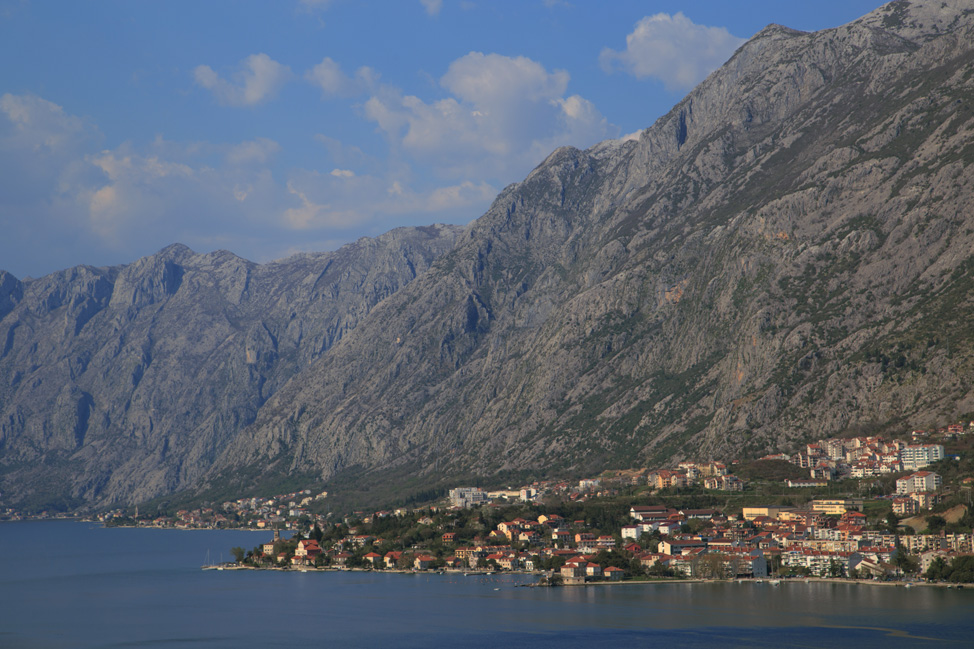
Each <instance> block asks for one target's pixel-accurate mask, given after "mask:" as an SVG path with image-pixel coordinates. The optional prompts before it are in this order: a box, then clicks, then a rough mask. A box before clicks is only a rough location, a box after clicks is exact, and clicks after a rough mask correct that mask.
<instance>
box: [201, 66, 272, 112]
mask: <svg viewBox="0 0 974 649" xmlns="http://www.w3.org/2000/svg"><path fill="white" fill-rule="evenodd" d="M193 78H194V79H195V80H196V83H197V85H199V86H201V87H203V88H206V89H207V90H209V91H211V92H212V93H213V96H214V97H216V99H217V101H219V102H220V103H221V104H224V105H227V106H254V105H256V104H259V103H261V102H263V101H266V100H267V99H270V98H271V97H273V96H274V95H276V94H277V93H278V91H279V90H280V89H281V87H282V86H283V85H284V84H285V83H286V82H287V80H288V79H290V78H291V69H290V68H289V67H287V66H286V65H282V64H280V63H278V62H277V61H275V60H274V59H272V58H271V57H269V56H267V55H266V54H251V55H250V56H248V57H247V58H246V59H244V60H243V61H242V62H241V64H240V68H239V69H238V70H237V71H236V72H235V73H234V75H233V81H228V80H226V79H224V78H222V77H220V75H218V74H217V73H216V72H215V71H214V70H213V68H211V67H210V66H208V65H200V66H197V67H196V69H194V70H193Z"/></svg>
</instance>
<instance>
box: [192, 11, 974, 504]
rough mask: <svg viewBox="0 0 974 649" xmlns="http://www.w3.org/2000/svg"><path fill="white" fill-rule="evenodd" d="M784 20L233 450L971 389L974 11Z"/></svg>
mask: <svg viewBox="0 0 974 649" xmlns="http://www.w3.org/2000/svg"><path fill="white" fill-rule="evenodd" d="M968 5H969V3H966V2H961V1H959V0H955V1H953V2H939V1H938V2H894V3H891V4H889V5H887V6H885V7H883V8H881V9H879V10H877V11H876V12H874V13H872V14H870V15H868V16H866V17H864V18H862V19H860V20H858V21H855V22H853V23H851V24H849V25H846V26H843V27H840V28H837V29H831V30H826V31H822V32H818V33H802V32H796V31H794V30H789V29H787V28H784V27H780V26H774V25H773V26H770V27H768V28H766V29H765V30H763V31H762V32H760V33H759V34H757V35H756V36H755V37H754V38H753V39H751V40H750V41H749V42H748V43H746V44H745V45H744V46H743V47H742V48H741V49H740V50H739V51H738V52H737V53H736V54H735V55H734V56H733V57H732V58H731V60H730V61H728V63H727V64H726V65H725V66H724V67H723V68H721V69H720V70H718V71H717V72H715V73H713V74H712V75H711V76H710V77H709V78H708V79H707V80H705V81H704V82H703V83H702V84H701V85H700V86H699V87H698V88H696V89H695V90H694V91H693V92H691V93H690V94H689V95H688V96H687V97H686V98H685V99H684V100H683V101H682V102H680V103H679V104H678V105H677V106H676V107H674V109H673V110H672V111H671V112H670V113H669V114H668V115H666V116H665V117H663V118H661V119H660V120H659V121H658V122H657V123H656V124H655V125H653V126H652V127H651V128H649V129H647V130H646V131H644V132H643V133H642V134H641V136H640V137H639V139H638V141H629V142H605V143H602V144H600V145H598V146H596V147H594V148H592V149H590V150H588V151H577V150H574V149H570V148H565V149H559V150H557V151H555V152H554V153H552V154H551V156H550V157H549V158H548V159H547V160H546V161H545V162H544V163H543V164H541V165H540V166H539V167H538V168H537V169H535V170H534V171H533V172H532V173H531V174H530V175H529V176H528V177H527V178H526V179H525V180H524V181H523V182H521V183H519V184H516V185H513V186H511V187H509V188H507V189H506V190H504V192H502V193H501V194H500V195H499V196H498V198H497V199H496V201H495V202H494V204H493V206H492V207H491V208H490V210H489V211H488V212H487V214H485V215H484V216H483V217H482V218H480V219H479V220H478V221H476V222H475V223H474V224H472V225H471V226H470V227H469V228H468V229H467V231H466V232H465V233H464V235H463V236H462V237H461V238H460V241H459V243H458V244H457V246H456V248H455V249H454V250H453V251H451V252H450V253H449V254H447V255H445V256H444V257H442V258H441V259H439V260H437V261H436V262H435V263H434V264H433V265H432V267H431V269H430V270H429V271H428V272H427V273H426V274H425V275H423V276H422V277H420V278H418V279H417V281H415V282H413V283H411V284H410V285H408V286H407V287H405V288H404V289H403V290H401V291H400V292H399V293H397V294H396V295H394V296H393V297H391V298H390V299H389V300H387V301H385V302H383V303H382V304H381V305H379V307H377V308H376V309H375V310H374V311H373V312H372V313H371V314H370V316H369V317H368V318H367V319H366V320H365V321H363V323H362V324H361V325H360V326H359V327H358V328H356V330H355V331H354V332H351V333H350V334H349V335H348V336H347V337H346V338H345V339H343V340H342V341H341V343H340V344H338V345H336V346H335V347H334V348H333V349H332V350H330V351H329V353H328V354H326V355H323V356H322V357H321V358H320V359H318V360H317V361H316V362H315V363H314V365H313V366H312V367H311V368H309V369H308V370H307V371H305V372H304V373H303V374H300V375H299V376H298V377H297V378H295V379H294V380H292V381H291V382H290V383H289V384H288V385H287V386H285V387H284V388H283V389H282V390H280V391H279V392H277V393H276V394H275V395H274V397H273V398H272V399H270V400H269V401H268V403H267V404H265V406H264V407H263V408H262V409H261V411H260V412H259V413H258V415H257V419H256V420H255V422H254V423H253V424H251V425H250V426H249V427H248V429H247V431H246V434H244V435H241V436H239V437H237V438H236V440H235V441H234V443H233V444H231V445H230V447H229V448H228V450H227V451H226V452H225V453H224V454H223V455H222V456H221V458H220V459H219V460H218V462H217V473H215V474H214V476H211V477H210V480H213V481H214V484H216V483H217V482H218V481H219V479H218V478H217V477H216V476H223V477H224V478H226V477H227V476H229V475H232V472H233V471H235V470H237V469H239V467H242V466H264V467H266V471H267V472H268V474H269V475H272V474H279V473H281V472H295V471H298V472H302V473H304V474H307V475H314V476H318V477H319V478H320V479H323V480H330V481H332V483H333V484H335V485H344V486H345V487H346V488H356V487H357V488H365V487H366V486H368V487H369V488H373V487H375V486H376V485H380V486H381V485H382V484H383V481H385V482H387V483H390V482H393V481H400V482H401V481H402V480H403V478H404V477H405V476H410V477H413V476H416V475H418V476H420V478H419V479H418V481H419V482H422V483H423V484H426V485H434V484H446V483H447V482H448V481H450V480H455V479H458V478H459V477H465V476H481V477H483V478H490V476H512V475H517V476H528V475H534V476H540V475H543V474H545V473H546V472H557V471H561V470H572V471H579V472H580V471H588V470H596V469H600V468H605V467H613V466H616V467H618V466H631V465H636V464H641V463H653V462H657V461H663V460H672V459H682V458H700V459H705V458H707V457H721V458H733V457H737V456H742V455H744V454H749V453H756V452H769V451H773V450H779V449H780V450H784V449H790V448H793V447H794V445H795V444H797V443H798V442H800V441H802V440H806V439H808V438H809V437H815V436H821V435H833V434H839V433H842V432H845V431H848V430H879V429H897V430H898V429H902V428H903V427H906V426H922V425H930V424H932V423H935V422H940V421H943V420H944V419H945V418H949V417H954V416H958V415H960V414H963V413H968V412H971V411H974V407H972V406H974V393H972V391H971V385H970V382H969V381H967V380H966V379H965V377H968V376H970V373H971V371H972V368H971V358H972V355H971V351H972V349H971V348H972V342H974V339H972V337H971V334H972V333H974V331H972V330H971V324H970V323H971V322H974V320H972V319H971V317H970V316H971V306H972V299H974V293H972V291H974V258H972V256H971V255H972V253H971V251H972V250H974V215H972V214H971V212H970V210H969V206H970V205H971V204H972V203H974V168H972V166H971V163H972V162H974V47H972V43H974V28H972V25H974V15H972V11H971V10H970V9H968V8H967V7H968Z"/></svg>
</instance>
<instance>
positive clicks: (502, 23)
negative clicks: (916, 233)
mask: <svg viewBox="0 0 974 649" xmlns="http://www.w3.org/2000/svg"><path fill="white" fill-rule="evenodd" d="M880 4H881V2H879V0H842V1H834V0H820V1H819V2H815V3H811V2H784V1H782V0H761V1H758V0H734V1H733V2H731V1H729V0H699V1H692V0H691V1H684V2H675V1H670V0H642V1H638V2H637V1H630V0H611V1H600V2H594V1H593V2H588V1H582V0H570V1H559V0H517V1H515V0H510V1H507V0H492V1H489V2H488V1H487V0H395V1H393V0H388V1H384V2H364V1H355V0H279V1H275V2H271V1H263V2H257V1H249V0H232V1H231V0H208V1H206V2H199V1H198V0H197V1H194V2H182V1H179V0H166V1H165V2H162V1H157V2H130V1H118V2H110V1H100V0H91V1H88V2H78V1H74V0H71V1H65V2H55V1H45V2H40V1H30V0H0V56H2V60H3V62H4V63H3V65H2V66H0V269H5V270H8V271H10V272H12V273H14V274H15V275H17V276H18V277H24V276H28V275H29V276H34V277H39V276H41V275H44V274H47V273H50V272H52V271H55V270H58V269H62V268H67V267H71V266H74V265H78V264H90V265H95V266H102V265H111V264H119V263H127V262H131V261H134V260H135V259H137V258H139V257H141V256H144V255H147V254H151V253H153V252H155V251H157V250H159V249H160V248H162V247H164V246H166V245H168V244H170V243H173V242H180V243H185V244H186V245H188V246H190V247H191V248H193V249H194V250H197V251H198V252H208V251H211V250H216V249H227V250H231V251H232V252H234V253H236V254H238V255H240V256H242V257H246V258H248V259H252V260H254V261H259V262H265V261H270V260H272V259H277V258H281V257H284V256H287V255H289V254H293V253H296V252H303V251H322V250H333V249H335V248H337V247H339V246H340V245H342V244H344V243H347V242H349V241H353V240H355V239H357V238H359V237H361V236H374V235H377V234H381V233H382V232H385V231H387V230H389V229H391V228H394V227H398V226H400V225H422V224H429V223H459V224H464V223H468V222H469V221H470V220H472V219H474V218H476V217H477V216H479V215H480V214H482V213H483V212H484V211H485V210H486V209H487V207H488V206H489V205H490V202H491V200H492V199H493V197H494V196H495V195H496V193H497V192H498V191H499V190H500V189H502V188H503V187H504V186H505V185H507V184H509V183H511V182H516V181H518V180H520V179H522V178H523V177H524V176H525V175H526V174H527V173H528V172H529V171H530V170H531V169H532V168H533V167H534V166H535V165H537V164H538V163H539V162H540V161H541V160H543V159H544V158H545V156H546V155H547V154H548V153H550V151H551V150H553V149H554V148H556V147H558V146H562V145H566V144H567V145H573V146H578V147H588V146H591V145H592V144H595V143H596V142H598V141H601V140H604V139H607V138H617V137H624V136H626V135H628V134H631V133H633V132H636V131H638V130H640V129H643V128H646V127H648V126H650V125H651V124H652V123H653V122H654V121H655V120H656V119H657V118H658V117H659V116H661V115H663V114H664V113H666V112H667V111H668V110H669V109H670V108H671V107H672V106H673V104H675V103H676V102H677V101H679V99H680V98H681V97H682V96H683V95H685V94H686V93H687V92H688V91H689V90H690V89H691V88H692V87H693V86H694V85H695V84H696V83H698V82H699V81H700V80H701V79H702V78H703V77H704V76H706V74H707V73H709V72H710V71H712V70H713V69H715V68H716V67H719V65H720V64H721V63H722V62H723V61H725V60H726V59H727V58H728V57H729V56H730V54H731V53H733V51H734V49H736V48H737V47H738V46H739V45H740V44H741V43H742V42H743V41H744V40H745V39H747V38H749V37H750V36H752V35H753V34H754V33H756V32H757V31H759V30H760V29H762V28H763V27H764V26H766V25H768V24H769V23H779V24H783V25H786V26H788V27H792V28H795V29H801V30H806V31H811V30H818V29H825V28H829V27H834V26H838V25H841V24H844V23H846V22H849V21H851V20H854V19H855V18H857V17H859V16H861V15H863V14H865V13H868V12H869V11H871V10H873V9H875V8H877V7H878V6H880Z"/></svg>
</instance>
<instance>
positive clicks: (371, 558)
mask: <svg viewBox="0 0 974 649" xmlns="http://www.w3.org/2000/svg"><path fill="white" fill-rule="evenodd" d="M364 559H365V560H366V562H368V563H369V564H371V566H372V567H373V568H378V567H380V566H381V565H382V555H380V554H379V553H377V552H369V553H368V554H367V555H365V557H364Z"/></svg>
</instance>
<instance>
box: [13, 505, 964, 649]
mask: <svg viewBox="0 0 974 649" xmlns="http://www.w3.org/2000/svg"><path fill="white" fill-rule="evenodd" d="M270 538H271V534H270V533H269V532H261V533H258V532H238V531H177V530H150V529H105V528H102V527H99V526H97V525H93V524H89V523H79V522H72V521H38V522H21V523H0V647H2V648H4V649H7V648H11V649H21V648H24V649H61V648H66V649H67V648H70V649H84V648H96V647H97V648H123V647H124V648H128V647H133V648H134V647H152V648H160V649H168V648H180V649H192V648H195V647H204V648H214V649H222V648H224V647H226V648H228V649H229V648H233V649H250V648H254V649H258V648H259V649H266V648H274V647H287V648H289V649H293V648H295V647H302V648H303V647H369V648H371V647H393V648H395V647H408V648H412V647H417V648H418V647H455V648H462V647H473V648H484V649H487V648H488V647H489V648H491V649H496V648H497V647H504V648H505V649H512V648H517V647H535V648H548V647H550V648H552V649H554V648H558V649H574V648H585V649H593V648H600V647H612V648H613V649H618V648H619V647H648V646H656V644H657V643H660V644H659V646H667V647H707V648H708V649H712V648H714V647H828V646H841V645H844V646H848V647H853V648H854V649H861V648H864V647H887V648H888V647H927V646H929V647H934V646H948V647H949V646H956V647H972V646H974V588H967V589H963V590H956V589H951V590H948V589H942V588H926V587H916V588H910V589H906V588H891V587H880V586H870V585H844V584H821V583H804V582H797V581H796V582H790V581H783V582H782V584H781V585H780V586H773V585H771V584H770V583H762V584H757V583H743V584H739V583H737V582H728V583H716V584H653V585H639V584H634V585H614V586H591V587H565V588H521V587H517V585H518V584H520V583H525V582H526V581H527V580H526V579H525V578H523V577H511V576H508V577H488V576H480V577H475V576H471V577H463V576H460V575H402V574H382V573H364V572H325V573H312V572H308V573H301V572H293V573H286V572H279V571H227V570H224V571H216V570H208V571H204V570H201V569H200V568H201V566H202V565H203V564H205V563H208V562H212V563H216V562H218V561H220V560H221V559H222V560H224V561H225V560H228V559H229V558H230V548H232V547H234V546H240V547H243V548H246V549H251V548H254V547H255V546H257V545H258V544H260V543H263V542H265V541H268V540H270Z"/></svg>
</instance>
